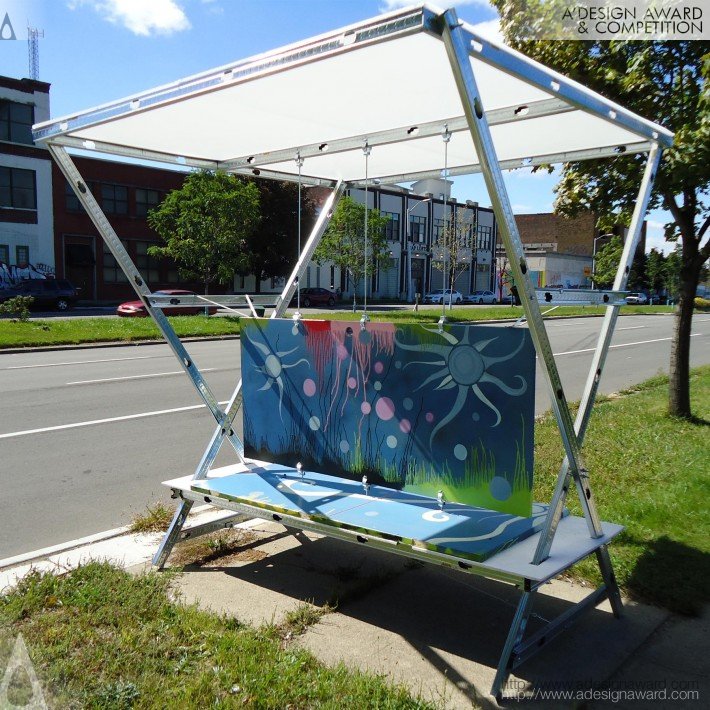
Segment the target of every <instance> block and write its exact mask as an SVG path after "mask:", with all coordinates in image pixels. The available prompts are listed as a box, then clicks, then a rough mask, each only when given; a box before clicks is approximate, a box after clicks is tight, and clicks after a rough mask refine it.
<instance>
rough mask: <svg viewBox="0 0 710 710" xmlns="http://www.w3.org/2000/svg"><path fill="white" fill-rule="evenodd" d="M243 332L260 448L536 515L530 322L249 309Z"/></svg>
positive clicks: (287, 459) (254, 434)
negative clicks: (291, 316)
mask: <svg viewBox="0 0 710 710" xmlns="http://www.w3.org/2000/svg"><path fill="white" fill-rule="evenodd" d="M241 332H242V338H241V342H242V377H243V396H244V404H245V407H244V437H245V447H246V453H247V455H249V456H253V457H254V458H258V459H262V460H267V461H272V462H274V463H281V464H285V465H289V466H294V465H295V463H296V462H297V461H301V462H302V463H303V465H304V466H306V467H307V468H309V469H311V470H315V471H321V472H323V473H326V474H330V475H337V476H343V477H346V478H350V479H357V480H359V479H360V478H362V476H363V475H367V477H368V480H369V481H370V482H372V483H377V484H380V485H386V486H389V487H392V488H397V489H402V490H409V491H413V492H417V493H424V494H426V495H431V496H433V497H436V496H437V493H438V491H440V490H441V491H443V493H444V496H445V498H446V500H447V501H452V502H453V501H455V502H458V503H465V504H468V505H474V506H480V507H484V508H488V509H491V510H498V511H501V512H505V513H512V514H514V515H520V516H524V517H527V516H529V515H530V514H531V510H532V494H531V488H532V464H533V453H532V444H533V420H534V384H535V353H534V348H533V345H532V342H531V339H530V335H529V333H528V331H527V330H526V329H521V328H510V327H495V326H479V325H463V324H462V325H458V324H455V325H446V326H444V328H443V329H437V328H431V327H424V326H422V325H418V324H404V325H394V324H391V323H374V322H370V323H367V324H366V327H365V328H362V327H361V325H360V324H359V323H352V322H340V321H300V322H296V323H294V321H287V320H278V319H271V320H262V319H243V320H242V331H241ZM511 441H512V442H513V444H512V445H511Z"/></svg>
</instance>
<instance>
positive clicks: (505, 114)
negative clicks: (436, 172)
mask: <svg viewBox="0 0 710 710" xmlns="http://www.w3.org/2000/svg"><path fill="white" fill-rule="evenodd" d="M574 110H575V108H574V106H570V105H569V104H568V103H566V102H565V101H561V100H560V99H544V100H542V101H531V102H530V103H527V104H525V103H522V104H515V105H514V106H506V107H504V108H498V109H493V110H492V111H489V112H488V113H487V114H486V115H487V117H488V122H489V125H491V126H498V125H501V124H506V123H518V122H520V121H526V120H530V119H531V118H539V117H541V116H553V115H555V114H559V113H567V112H569V111H574ZM444 125H446V126H448V129H449V131H450V132H451V133H460V132H463V131H467V130H468V123H467V121H466V117H465V116H456V117H452V118H448V119H443V120H437V121H429V122H428V123H420V124H417V125H415V126H412V125H407V126H402V127H400V128H392V129H388V130H385V131H375V132H374V133H362V134H360V135H357V136H349V137H347V138H338V139H336V140H332V141H320V142H318V143H312V144H310V145H305V146H302V147H299V148H298V152H299V153H300V155H301V157H302V158H304V159H307V158H317V157H321V156H323V155H333V154H334V153H344V152H346V151H349V150H361V149H362V146H363V145H364V144H365V142H367V144H368V145H369V146H370V147H371V148H372V147H377V146H380V145H389V144H392V143H404V142H408V141H417V140H421V139H422V138H431V137H433V136H439V135H441V131H442V129H443V127H444ZM294 155H295V150H294V148H285V149H283V150H273V151H269V152H267V153H254V154H252V155H243V156H240V157H237V158H232V159H229V160H225V161H222V162H221V163H220V165H221V166H222V167H223V168H224V169H226V170H230V169H232V168H254V167H257V166H260V165H269V164H273V163H283V162H286V161H288V160H293V158H294Z"/></svg>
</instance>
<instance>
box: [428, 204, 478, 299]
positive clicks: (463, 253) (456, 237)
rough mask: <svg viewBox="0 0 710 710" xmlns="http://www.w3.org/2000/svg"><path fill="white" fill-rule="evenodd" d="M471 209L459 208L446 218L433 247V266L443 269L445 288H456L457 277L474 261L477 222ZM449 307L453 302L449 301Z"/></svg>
mask: <svg viewBox="0 0 710 710" xmlns="http://www.w3.org/2000/svg"><path fill="white" fill-rule="evenodd" d="M474 220H475V217H474V213H473V212H471V211H470V210H465V211H464V210H457V211H456V212H455V214H454V217H453V219H451V218H449V219H447V220H446V224H445V225H444V227H443V228H442V231H441V235H440V236H439V238H438V239H437V241H436V243H435V244H434V247H433V253H434V256H433V260H432V266H433V267H434V268H435V269H437V270H438V271H443V272H444V274H443V276H444V288H450V289H451V290H452V291H453V289H454V284H455V283H456V279H458V277H459V276H460V275H461V274H462V273H464V271H466V269H468V268H469V267H470V265H471V264H472V263H473V257H474V250H475V245H476V242H475V235H476V223H475V221H474ZM448 305H449V308H451V302H450V301H449V304H448Z"/></svg>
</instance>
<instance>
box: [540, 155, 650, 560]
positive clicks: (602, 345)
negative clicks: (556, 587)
mask: <svg viewBox="0 0 710 710" xmlns="http://www.w3.org/2000/svg"><path fill="white" fill-rule="evenodd" d="M660 160H661V150H660V148H659V147H658V146H657V145H654V146H653V147H652V148H651V151H650V153H649V155H648V160H647V162H646V168H645V170H644V174H643V180H642V181H641V187H640V188H639V194H638V198H637V200H636V206H635V208H634V213H633V215H632V217H631V224H630V226H629V234H628V236H627V238H626V244H625V245H624V253H623V255H622V258H621V260H620V261H619V268H618V269H617V272H616V278H615V280H614V290H616V291H623V290H624V289H625V288H626V283H627V281H628V278H629V271H630V269H631V264H632V262H633V259H634V254H635V253H636V247H637V245H638V242H639V239H640V237H641V231H642V226H643V219H644V216H645V214H646V210H647V209H648V202H649V200H650V199H651V190H652V188H653V180H654V177H655V175H656V171H657V170H658V165H659V162H660ZM618 315H619V307H618V306H609V307H608V308H607V309H606V314H605V315H604V321H603V323H602V327H601V331H600V333H599V339H598V341H597V346H596V350H595V352H594V357H593V359H592V364H591V367H590V369H589V375H588V377H587V383H586V385H585V388H584V393H583V395H582V400H581V402H580V405H579V411H578V412H577V418H576V420H575V422H574V428H575V433H576V436H577V442H578V444H579V447H580V448H581V447H582V444H583V443H584V437H585V436H586V433H587V425H588V424H589V419H590V417H591V415H592V409H593V407H594V401H595V399H596V396H597V390H598V388H599V381H600V380H601V376H602V372H603V370H604V365H605V363H606V357H607V354H608V352H609V346H610V345H611V339H612V336H613V335H614V328H615V326H616V321H617V318H618ZM569 485H570V467H569V461H568V459H567V458H565V460H564V462H563V463H562V467H561V469H560V472H559V474H558V478H557V484H556V486H555V492H554V494H553V496H552V501H551V504H550V509H549V511H548V514H547V517H546V519H545V526H544V528H543V530H542V533H541V535H540V541H539V543H538V546H537V549H536V550H535V555H534V557H533V564H536V565H537V564H540V563H541V562H543V561H544V560H546V559H547V557H548V556H549V554H550V547H551V546H552V539H553V538H554V535H555V531H556V530H557V525H558V524H559V522H560V518H561V517H562V510H563V509H564V506H565V500H566V498H567V492H568V490H569Z"/></svg>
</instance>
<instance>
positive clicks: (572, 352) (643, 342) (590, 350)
mask: <svg viewBox="0 0 710 710" xmlns="http://www.w3.org/2000/svg"><path fill="white" fill-rule="evenodd" d="M698 335H702V333H691V334H690V337H691V338H695V337H696V336H698ZM668 340H673V338H656V340H638V341H636V342H635V343H620V344H619V345H610V346H609V350H611V349H612V348H628V347H631V346H632V345H648V344H649V343H662V342H664V341H668ZM595 350H596V348H585V349H584V350H567V351H566V352H563V353H553V355H554V356H555V357H557V356H558V355H579V354H580V353H593V352H594V351H595Z"/></svg>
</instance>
